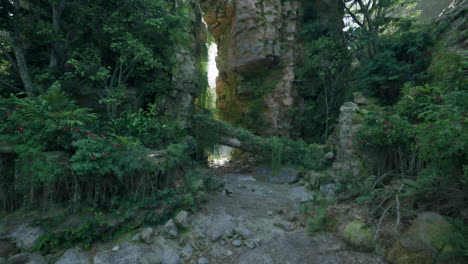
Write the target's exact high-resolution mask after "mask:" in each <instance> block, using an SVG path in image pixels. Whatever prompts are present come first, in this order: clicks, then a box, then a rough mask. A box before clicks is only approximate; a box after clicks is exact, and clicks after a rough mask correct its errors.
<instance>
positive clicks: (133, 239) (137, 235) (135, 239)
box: [132, 233, 141, 242]
mask: <svg viewBox="0 0 468 264" xmlns="http://www.w3.org/2000/svg"><path fill="white" fill-rule="evenodd" d="M140 240H141V235H140V233H136V234H135V235H134V236H133V237H132V241H133V242H137V241H140Z"/></svg>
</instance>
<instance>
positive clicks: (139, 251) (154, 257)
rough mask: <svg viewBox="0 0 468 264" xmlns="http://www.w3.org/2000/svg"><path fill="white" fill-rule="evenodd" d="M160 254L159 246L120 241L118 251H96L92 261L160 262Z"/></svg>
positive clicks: (107, 263) (96, 263) (100, 263)
mask: <svg viewBox="0 0 468 264" xmlns="http://www.w3.org/2000/svg"><path fill="white" fill-rule="evenodd" d="M162 256H163V252H162V249H161V248H151V247H149V246H143V245H135V244H130V243H122V244H121V246H120V250H119V251H113V250H105V251H101V252H98V253H97V254H96V255H95V256H94V258H93V261H94V264H141V263H148V264H149V263H154V264H162V263H163V262H162V261H163V258H162ZM164 264H166V263H164ZM167 264H169V263H167Z"/></svg>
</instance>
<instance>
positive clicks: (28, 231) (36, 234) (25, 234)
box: [7, 224, 44, 251]
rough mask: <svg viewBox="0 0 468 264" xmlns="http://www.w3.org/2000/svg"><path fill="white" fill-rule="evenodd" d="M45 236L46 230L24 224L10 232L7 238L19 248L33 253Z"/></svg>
mask: <svg viewBox="0 0 468 264" xmlns="http://www.w3.org/2000/svg"><path fill="white" fill-rule="evenodd" d="M43 234H44V230H43V229H42V228H41V227H38V226H30V225H27V224H23V225H20V226H18V227H17V228H15V229H14V230H13V231H12V232H10V233H9V234H8V235H7V237H8V238H9V239H10V240H11V241H13V242H14V243H15V244H16V247H17V248H19V249H21V250H24V251H31V250H32V248H33V247H34V244H36V242H37V241H38V240H39V238H40V237H41V236H42V235H43Z"/></svg>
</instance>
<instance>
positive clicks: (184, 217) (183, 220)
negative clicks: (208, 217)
mask: <svg viewBox="0 0 468 264" xmlns="http://www.w3.org/2000/svg"><path fill="white" fill-rule="evenodd" d="M174 221H175V223H176V225H177V226H179V227H181V228H189V227H190V223H189V219H188V213H187V211H180V212H179V213H178V214H177V215H176V217H175V218H174Z"/></svg>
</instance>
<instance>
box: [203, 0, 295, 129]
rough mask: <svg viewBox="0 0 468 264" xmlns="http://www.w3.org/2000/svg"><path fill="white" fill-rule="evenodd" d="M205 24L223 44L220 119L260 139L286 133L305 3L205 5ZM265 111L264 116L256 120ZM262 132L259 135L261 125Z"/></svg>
mask: <svg viewBox="0 0 468 264" xmlns="http://www.w3.org/2000/svg"><path fill="white" fill-rule="evenodd" d="M202 8H203V9H204V11H205V15H204V19H205V21H206V23H207V24H208V26H209V29H210V31H211V32H212V34H213V36H214V38H215V41H216V43H217V45H218V51H219V52H218V58H217V65H218V69H219V72H220V75H219V77H218V79H217V89H216V90H217V94H218V101H217V107H218V109H219V110H220V114H221V117H222V118H223V119H226V120H228V121H231V122H234V123H242V124H244V125H247V126H250V127H251V128H256V129H257V132H259V133H261V134H287V133H288V129H289V126H290V123H291V120H290V118H288V117H287V110H288V108H289V107H291V106H293V105H294V103H295V99H296V93H295V91H294V88H293V82H294V63H295V55H296V50H297V42H296V35H297V32H298V27H299V24H300V20H299V18H300V11H301V10H300V3H299V2H296V1H293V2H290V1H286V2H283V1H280V0H232V1H216V0H214V1H213V0H212V1H204V2H202ZM258 112H260V115H259V116H255V115H256V113H258ZM259 123H262V124H263V125H264V126H263V129H262V130H261V131H259V127H258V124H259Z"/></svg>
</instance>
